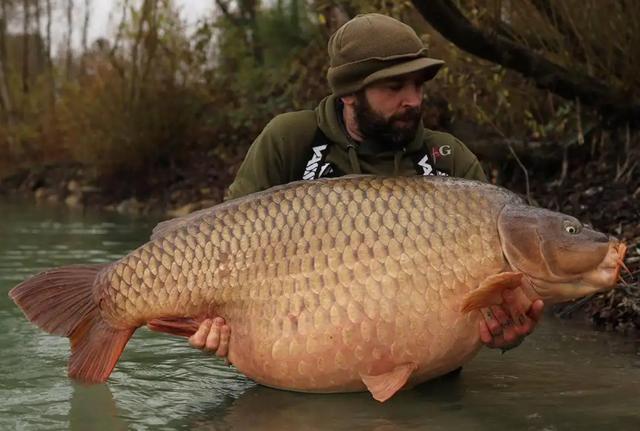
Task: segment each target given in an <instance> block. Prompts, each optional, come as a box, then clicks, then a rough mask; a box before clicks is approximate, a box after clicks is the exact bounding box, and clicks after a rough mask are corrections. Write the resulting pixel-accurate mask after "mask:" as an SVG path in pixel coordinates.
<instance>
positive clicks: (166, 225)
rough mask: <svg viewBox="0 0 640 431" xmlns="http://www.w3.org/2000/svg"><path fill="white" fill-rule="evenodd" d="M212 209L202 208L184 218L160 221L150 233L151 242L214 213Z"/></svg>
mask: <svg viewBox="0 0 640 431" xmlns="http://www.w3.org/2000/svg"><path fill="white" fill-rule="evenodd" d="M214 208H216V207H212V208H204V209H201V210H198V211H195V212H192V213H191V214H187V215H186V216H182V217H176V218H172V219H170V220H165V221H161V222H160V223H158V224H157V225H156V227H154V228H153V232H152V233H151V241H153V240H155V239H158V238H160V237H163V236H165V235H166V234H168V233H169V232H173V231H176V230H178V229H180V228H181V227H184V226H186V225H188V224H189V223H191V222H193V221H195V220H197V219H199V218H201V217H203V216H205V215H207V214H210V213H212V212H213V211H214Z"/></svg>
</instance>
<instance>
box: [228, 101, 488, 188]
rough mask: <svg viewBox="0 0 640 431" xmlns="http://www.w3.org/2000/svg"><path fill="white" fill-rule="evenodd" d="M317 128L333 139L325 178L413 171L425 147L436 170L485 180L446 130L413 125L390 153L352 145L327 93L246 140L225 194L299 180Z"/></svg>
mask: <svg viewBox="0 0 640 431" xmlns="http://www.w3.org/2000/svg"><path fill="white" fill-rule="evenodd" d="M318 127H319V128H320V130H322V132H323V133H324V135H325V136H326V137H327V138H328V139H329V140H330V141H331V142H332V143H333V145H331V147H330V149H329V151H328V154H327V156H326V160H325V162H328V163H330V165H331V167H332V170H333V174H332V175H331V176H339V175H347V174H358V173H362V174H373V175H416V174H417V173H418V171H417V157H419V155H420V154H424V153H425V149H426V150H427V152H428V154H429V158H430V161H431V162H433V161H434V160H435V170H436V171H439V172H440V173H442V174H446V175H450V176H455V177H462V178H468V179H474V180H480V181H486V180H487V179H486V177H485V175H484V172H483V171H482V167H481V166H480V163H479V162H478V159H476V157H475V156H474V155H473V153H472V152H471V151H469V149H468V148H467V147H466V146H465V145H464V144H463V143H462V142H460V141H459V140H458V139H456V138H455V137H453V136H451V135H449V134H447V133H442V132H435V131H432V130H429V129H425V128H423V127H419V129H418V132H417V133H416V137H415V139H414V140H413V142H411V143H410V144H409V145H408V146H407V147H406V148H404V149H402V148H401V149H398V150H396V151H390V150H389V149H387V148H382V147H380V146H379V144H376V143H374V142H362V143H359V144H358V143H355V144H356V147H354V146H353V144H352V143H350V142H349V140H348V139H347V135H346V131H345V130H344V126H343V125H342V122H341V121H340V120H339V119H338V112H337V109H336V97H335V96H333V95H331V96H328V97H326V98H324V99H323V100H322V102H320V104H319V105H318V107H317V108H316V109H315V110H313V111H312V110H305V111H297V112H289V113H285V114H280V115H278V116H276V117H275V118H274V119H273V120H271V121H270V122H269V124H267V126H266V127H265V128H264V130H263V131H262V133H260V135H259V136H258V137H257V138H256V140H255V141H254V142H253V144H251V147H250V148H249V151H248V152H247V155H246V157H245V159H244V161H243V162H242V165H240V169H239V170H238V173H237V175H236V178H235V180H234V181H233V183H232V184H231V186H230V187H229V191H228V193H227V197H226V198H227V199H234V198H238V197H241V196H244V195H247V194H249V193H254V192H257V191H261V190H265V189H268V188H269V187H272V186H275V185H279V184H286V183H288V182H291V181H296V180H300V179H302V173H303V172H304V169H305V166H306V165H307V162H308V161H309V159H310V157H311V155H312V154H313V153H312V149H311V147H312V144H313V139H314V136H315V133H316V129H317V128H318ZM429 170H430V168H429ZM434 174H435V172H434Z"/></svg>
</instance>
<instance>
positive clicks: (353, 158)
mask: <svg viewBox="0 0 640 431" xmlns="http://www.w3.org/2000/svg"><path fill="white" fill-rule="evenodd" d="M347 151H348V152H349V163H350V164H351V170H352V171H353V173H354V174H361V173H362V169H360V162H359V161H358V154H357V153H356V147H355V145H353V144H351V143H350V144H349V145H348V146H347Z"/></svg>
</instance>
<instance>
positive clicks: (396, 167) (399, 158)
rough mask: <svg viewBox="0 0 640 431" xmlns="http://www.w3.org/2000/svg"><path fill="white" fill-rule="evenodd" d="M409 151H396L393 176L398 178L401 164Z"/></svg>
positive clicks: (404, 149)
mask: <svg viewBox="0 0 640 431" xmlns="http://www.w3.org/2000/svg"><path fill="white" fill-rule="evenodd" d="M406 151H407V149H406V148H403V149H402V150H400V151H396V152H395V153H394V154H393V176H394V177H397V176H398V175H399V174H400V162H401V161H402V155H403V154H404V153H405V152H406Z"/></svg>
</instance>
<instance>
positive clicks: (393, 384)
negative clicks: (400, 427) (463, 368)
mask: <svg viewBox="0 0 640 431" xmlns="http://www.w3.org/2000/svg"><path fill="white" fill-rule="evenodd" d="M625 250H626V247H625V246H624V244H622V243H620V242H619V241H617V240H616V239H614V238H610V237H608V236H607V235H604V234H602V233H598V232H596V231H594V230H592V229H591V228H589V227H586V226H583V225H582V224H580V222H579V221H578V220H576V219H575V218H573V217H570V216H567V215H564V214H560V213H555V212H551V211H548V210H544V209H540V208H534V207H531V206H527V205H526V204H525V203H524V202H523V201H522V200H521V199H520V198H519V197H517V196H516V195H515V194H513V193H511V192H508V191H506V190H504V189H501V188H499V187H495V186H492V185H488V184H483V183H479V182H475V181H467V180H462V179H452V178H443V177H437V178H436V177H419V176H416V177H400V178H380V177H371V176H358V177H343V178H338V179H323V180H318V181H313V182H297V183H291V184H288V185H285V186H278V187H274V188H272V189H269V190H267V191H265V192H260V193H256V194H253V195H249V196H246V197H243V198H240V199H236V200H233V201H229V202H226V203H223V204H220V205H218V206H215V207H213V208H210V209H206V210H202V211H199V212H196V213H194V214H191V215H189V216H186V217H183V218H179V219H175V220H170V221H168V222H163V223H161V224H160V225H158V227H156V229H155V230H154V233H153V236H152V237H151V241H149V242H148V243H146V244H144V245H143V246H141V247H140V248H138V249H136V250H134V251H132V252H131V253H129V254H128V255H126V256H124V257H123V258H122V259H120V260H118V261H116V262H114V263H111V264H106V265H98V266H70V267H62V268H56V269H52V270H49V271H46V272H43V273H40V274H38V275H35V276H34V277H32V278H30V279H28V280H26V281H24V282H23V283H21V284H20V285H18V286H17V287H16V288H14V289H13V290H12V291H11V292H10V295H11V297H12V298H13V300H14V301H15V302H16V303H17V304H18V305H19V306H20V307H21V308H22V310H23V311H24V313H25V314H26V316H27V318H28V319H30V320H31V321H32V322H34V323H35V324H36V325H38V326H39V327H40V328H42V329H44V330H45V331H47V332H50V333H52V334H57V335H64V336H67V337H69V338H70V340H71V351H72V354H71V357H70V359H69V375H70V376H71V377H75V378H79V379H82V380H85V381H89V382H100V381H104V380H106V379H107V378H108V377H109V375H110V373H111V371H112V369H113V367H114V366H115V364H116V362H117V360H118V358H119V357H120V354H121V352H122V350H123V349H124V347H125V345H126V343H127V341H128V340H129V338H130V337H131V335H132V334H133V332H134V331H135V330H136V329H137V328H138V327H140V326H142V325H145V324H147V325H149V326H150V327H151V328H152V329H155V330H160V331H165V332H173V333H178V334H181V335H187V336H188V335H191V334H192V333H193V332H194V331H195V328H196V327H197V323H198V322H200V321H202V320H203V319H204V318H207V317H212V316H221V317H223V318H224V319H226V321H227V324H228V325H229V326H230V327H231V328H232V330H233V336H232V339H231V342H230V345H229V359H230V361H231V362H232V363H233V364H234V365H235V366H236V367H237V369H238V370H240V371H241V372H242V373H244V374H245V375H247V376H248V377H250V378H252V379H253V380H255V381H256V382H259V383H261V384H264V385H267V386H272V387H276V388H284V389H290V390H296V391H306V392H345V391H361V390H366V389H368V390H369V391H371V393H372V394H373V396H374V397H375V398H376V399H378V400H380V401H384V400H386V399H388V398H389V397H391V396H392V395H393V394H394V393H395V392H396V391H398V390H399V389H401V388H408V387H411V386H413V385H415V384H417V383H420V382H423V381H425V380H427V379H431V378H433V377H436V376H439V375H442V374H445V373H447V372H449V371H451V370H453V369H455V368H457V367H459V366H460V365H462V364H464V363H465V362H467V361H469V360H470V359H471V358H472V357H473V356H474V355H475V354H476V352H477V351H478V350H479V348H480V347H481V341H480V339H479V333H478V319H481V318H482V316H481V315H480V313H479V312H478V311H477V310H478V309H480V308H482V307H486V306H490V305H495V304H499V303H501V301H502V293H503V291H504V290H505V289H513V290H517V291H518V292H519V294H523V293H524V294H526V295H527V296H528V297H529V298H531V299H535V298H542V299H543V300H545V301H565V300H569V299H573V298H578V297H581V296H584V295H588V294H591V293H594V292H598V291H602V290H606V289H608V288H611V287H613V286H614V285H615V283H616V280H617V279H618V276H619V271H620V267H621V265H622V259H623V258H624V254H625Z"/></svg>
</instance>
